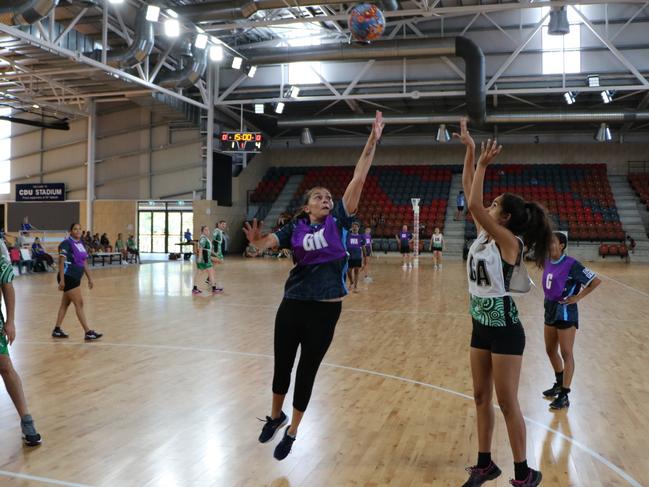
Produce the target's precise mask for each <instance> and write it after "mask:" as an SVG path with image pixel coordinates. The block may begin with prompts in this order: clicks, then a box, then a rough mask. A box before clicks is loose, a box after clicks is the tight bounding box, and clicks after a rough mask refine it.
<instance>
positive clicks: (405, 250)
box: [399, 244, 410, 254]
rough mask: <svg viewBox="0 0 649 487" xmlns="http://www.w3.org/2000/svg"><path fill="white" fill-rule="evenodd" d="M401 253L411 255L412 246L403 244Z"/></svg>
mask: <svg viewBox="0 0 649 487" xmlns="http://www.w3.org/2000/svg"><path fill="white" fill-rule="evenodd" d="M399 251H400V252H401V253H402V254H409V253H410V245H403V244H401V247H400V249H399Z"/></svg>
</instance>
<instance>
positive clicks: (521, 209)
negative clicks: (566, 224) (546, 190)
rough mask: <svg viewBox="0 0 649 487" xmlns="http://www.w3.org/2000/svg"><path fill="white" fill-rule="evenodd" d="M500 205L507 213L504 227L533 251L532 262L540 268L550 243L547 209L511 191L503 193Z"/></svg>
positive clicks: (549, 222)
mask: <svg viewBox="0 0 649 487" xmlns="http://www.w3.org/2000/svg"><path fill="white" fill-rule="evenodd" d="M500 206H501V207H502V211H503V213H505V214H508V215H509V220H508V221H507V223H505V227H506V228H507V229H508V230H509V231H511V232H512V233H513V234H514V235H518V236H520V237H521V238H522V239H523V243H524V244H525V246H526V247H527V248H528V249H529V250H533V251H534V262H535V263H536V265H537V267H539V268H542V267H543V263H544V262H545V260H546V259H547V258H548V256H549V255H550V245H551V244H552V232H553V229H552V222H551V220H550V217H549V215H548V212H547V210H546V209H545V208H544V207H543V206H541V205H540V204H538V203H537V202H535V201H525V200H524V199H523V198H521V197H520V196H517V195H515V194H511V193H505V194H503V196H502V199H501V201H500Z"/></svg>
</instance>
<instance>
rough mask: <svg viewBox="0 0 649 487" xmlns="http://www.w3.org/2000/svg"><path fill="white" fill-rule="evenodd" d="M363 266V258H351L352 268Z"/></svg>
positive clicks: (350, 266) (350, 264) (350, 265)
mask: <svg viewBox="0 0 649 487" xmlns="http://www.w3.org/2000/svg"><path fill="white" fill-rule="evenodd" d="M361 267H363V259H349V268H350V269H359V268H361Z"/></svg>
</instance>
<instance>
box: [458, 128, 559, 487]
mask: <svg viewBox="0 0 649 487" xmlns="http://www.w3.org/2000/svg"><path fill="white" fill-rule="evenodd" d="M453 136H454V137H457V138H459V139H460V140H461V141H462V143H463V144H464V145H465V146H466V156H465V159H464V171H463V173H462V184H463V186H464V192H465V193H466V195H467V198H468V201H469V211H470V212H471V213H472V214H473V218H474V220H475V222H476V227H477V229H478V238H477V239H476V240H475V242H474V243H473V244H472V245H471V248H470V249H469V255H468V260H467V274H468V281H469V294H470V313H471V317H472V319H473V333H472V335H471V354H470V357H471V374H472V376H473V395H474V399H475V404H476V409H477V419H478V463H477V464H476V465H475V466H473V467H469V468H468V469H467V471H468V472H469V479H468V480H467V481H466V482H465V483H464V486H463V487H477V486H480V485H482V484H483V483H485V482H487V481H489V480H493V479H495V478H497V477H498V476H500V474H501V471H500V469H499V468H498V466H496V464H495V463H494V462H493V461H492V459H491V440H492V437H493V431H494V421H495V419H494V409H493V406H492V394H493V389H494V386H495V388H496V396H497V398H498V404H499V405H500V410H501V412H502V414H503V416H504V418H505V423H506V425H507V433H508V436H509V443H510V446H511V449H512V453H513V457H514V475H515V478H514V479H513V480H511V481H510V483H511V484H512V485H513V486H514V487H534V486H537V485H539V484H540V483H541V478H542V475H541V472H538V471H536V470H533V469H531V468H529V467H528V465H527V453H526V437H525V436H526V431H525V421H524V420H523V414H522V413H521V409H520V406H519V403H518V384H519V380H520V373H521V365H522V363H523V350H524V349H525V331H524V330H523V325H522V324H521V321H520V319H519V317H518V310H517V309H516V304H515V303H514V300H513V299H512V297H511V292H515V291H518V292H527V291H529V289H530V284H529V283H530V281H529V276H528V275H527V270H526V268H525V264H524V262H523V250H524V247H527V248H528V249H530V250H533V251H534V255H535V257H536V265H537V266H539V267H541V266H543V263H544V262H545V259H546V258H547V256H548V254H549V249H550V243H551V240H552V228H551V224H550V221H549V219H548V215H547V213H546V211H545V210H544V209H543V207H541V206H540V205H539V204H537V203H535V202H528V201H525V200H524V199H523V198H521V197H519V196H516V195H514V194H511V193H505V194H502V195H500V196H498V197H497V198H496V199H494V201H493V203H492V204H491V206H490V207H489V208H485V207H484V205H483V185H484V179H485V173H486V172H487V167H488V166H489V164H490V163H491V162H492V161H493V160H494V158H495V157H496V156H497V155H498V154H500V152H501V150H502V146H499V145H498V144H497V142H496V141H495V140H494V141H493V142H492V141H491V140H489V141H487V143H486V144H485V143H484V142H483V143H482V147H481V152H480V159H479V160H478V165H477V168H474V165H473V161H474V157H475V155H474V151H475V143H474V142H473V139H472V138H471V136H470V135H469V131H468V130H467V121H466V119H464V120H462V122H461V133H460V134H453ZM516 281H518V282H516ZM521 281H522V284H521ZM514 283H515V284H516V285H517V286H520V289H519V288H514V286H512V284H514Z"/></svg>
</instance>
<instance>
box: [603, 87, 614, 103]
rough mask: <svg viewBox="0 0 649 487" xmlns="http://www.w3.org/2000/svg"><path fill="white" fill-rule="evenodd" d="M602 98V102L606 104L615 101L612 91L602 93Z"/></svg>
mask: <svg viewBox="0 0 649 487" xmlns="http://www.w3.org/2000/svg"><path fill="white" fill-rule="evenodd" d="M600 96H601V97H602V101H603V102H604V103H606V104H608V103H611V102H612V101H613V92H612V91H609V90H604V91H602V92H601V93H600Z"/></svg>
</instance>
